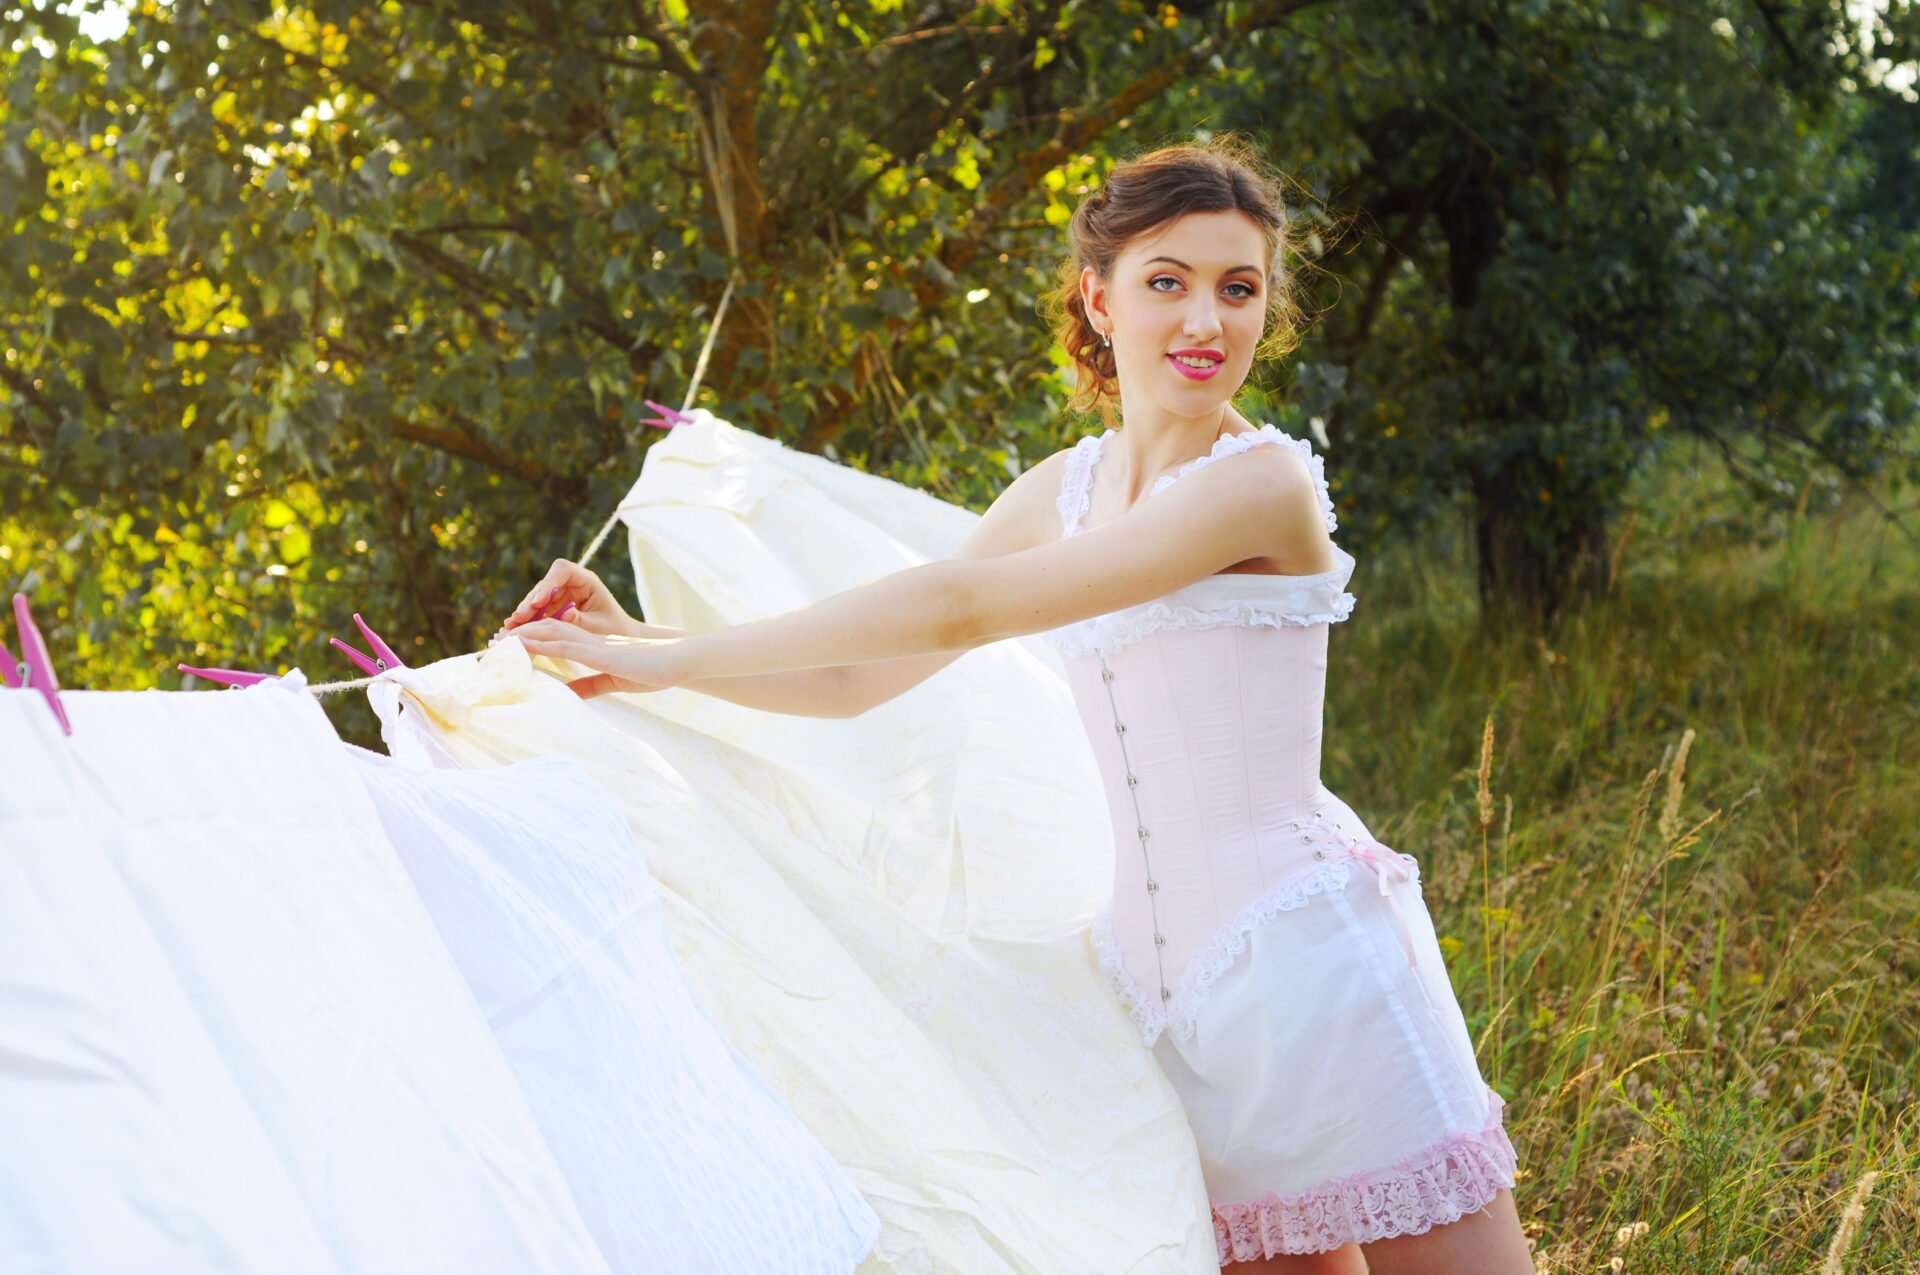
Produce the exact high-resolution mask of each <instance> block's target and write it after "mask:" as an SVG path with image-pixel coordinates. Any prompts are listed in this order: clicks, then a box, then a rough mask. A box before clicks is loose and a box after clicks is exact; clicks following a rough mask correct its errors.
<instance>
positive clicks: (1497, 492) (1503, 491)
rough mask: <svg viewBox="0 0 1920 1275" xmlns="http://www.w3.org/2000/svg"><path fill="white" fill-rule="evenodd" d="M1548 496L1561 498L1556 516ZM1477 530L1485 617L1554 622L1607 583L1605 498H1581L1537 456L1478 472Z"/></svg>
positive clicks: (1543, 625)
mask: <svg viewBox="0 0 1920 1275" xmlns="http://www.w3.org/2000/svg"><path fill="white" fill-rule="evenodd" d="M1550 502H1557V503H1558V504H1559V505H1560V508H1559V509H1558V510H1557V511H1555V512H1554V515H1553V516H1551V517H1549V516H1545V515H1547V514H1548V512H1549V511H1548V509H1547V508H1546V506H1547V505H1548V504H1549V503H1550ZM1473 531H1474V549H1475V554H1476V557H1477V559H1478V566H1479V585H1480V615H1481V619H1482V622H1483V623H1485V624H1488V625H1495V624H1502V623H1524V624H1526V625H1527V626H1529V627H1531V628H1539V629H1550V628H1552V627H1553V625H1554V624H1555V623H1556V622H1557V621H1558V620H1559V619H1560V617H1561V616H1562V615H1564V614H1565V613H1566V612H1567V611H1568V610H1569V609H1570V608H1572V607H1575V606H1577V605H1579V604H1580V603H1582V602H1585V601H1588V600H1590V599H1592V598H1594V597H1597V596H1598V595H1599V594H1600V593H1601V592H1603V591H1604V589H1605V587H1606V579H1607V520H1606V513H1605V506H1604V505H1603V504H1602V503H1601V502H1599V501H1597V500H1586V499H1582V498H1581V493H1579V492H1576V491H1572V490H1570V488H1569V484H1567V482H1566V480H1565V478H1564V477H1563V476H1560V475H1554V474H1552V472H1551V467H1550V466H1548V465H1546V464H1543V463H1542V462H1541V459H1540V458H1539V457H1533V456H1518V457H1514V458H1512V459H1510V460H1509V461H1507V462H1506V463H1505V464H1503V465H1502V466H1500V468H1498V469H1496V470H1494V471H1493V472H1491V473H1485V472H1483V473H1480V474H1476V475H1475V476H1474V479H1473Z"/></svg>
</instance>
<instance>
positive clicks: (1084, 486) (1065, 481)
mask: <svg viewBox="0 0 1920 1275" xmlns="http://www.w3.org/2000/svg"><path fill="white" fill-rule="evenodd" d="M1105 437H1106V435H1105V434H1088V435H1087V436H1086V437H1085V438H1083V439H1081V440H1080V441H1079V442H1077V443H1075V444H1074V445H1073V454H1072V455H1071V456H1068V457H1067V472H1066V474H1065V475H1064V476H1063V477H1062V478H1061V480H1060V495H1059V498H1058V500H1057V502H1056V503H1057V504H1058V506H1059V509H1060V534H1061V537H1062V538H1063V539H1064V538H1065V537H1067V536H1071V535H1073V534H1074V533H1076V532H1077V531H1079V530H1080V520H1081V519H1082V518H1085V517H1086V516H1087V503H1088V501H1090V500H1091V499H1092V497H1093V457H1094V454H1095V453H1096V452H1098V451H1099V450H1100V443H1101V440H1102V439H1104V438H1105Z"/></svg>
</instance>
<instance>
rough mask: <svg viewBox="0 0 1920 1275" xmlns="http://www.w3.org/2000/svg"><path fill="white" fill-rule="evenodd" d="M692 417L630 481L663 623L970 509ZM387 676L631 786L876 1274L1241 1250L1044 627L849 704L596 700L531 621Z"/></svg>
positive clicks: (633, 515)
mask: <svg viewBox="0 0 1920 1275" xmlns="http://www.w3.org/2000/svg"><path fill="white" fill-rule="evenodd" d="M696 416H697V418H698V419H697V421H696V423H695V424H693V425H689V426H683V427H681V428H680V429H678V430H676V431H675V432H674V434H673V435H672V436H670V437H668V438H666V439H663V440H662V441H661V442H660V443H658V444H656V445H655V446H654V448H653V449H652V451H651V452H650V453H649V454H648V457H647V462H646V465H645V467H644V469H643V471H642V474H641V477H640V480H639V482H638V483H637V484H636V485H635V487H634V489H633V491H632V492H631V493H630V494H629V496H628V497H627V499H626V501H625V502H623V506H622V512H623V514H624V516H625V518H626V520H627V523H628V525H629V527H630V528H631V530H632V537H631V538H632V548H633V556H634V563H635V568H636V575H637V577H638V579H639V582H640V593H641V605H642V607H643V609H644V611H645V613H646V615H647V616H648V617H649V618H651V619H654V620H657V621H659V622H662V623H670V624H681V625H684V626H686V627H689V628H700V627H706V626H709V625H713V624H718V623H734V622H739V621H744V620H748V619H753V618H757V617H758V616H761V615H767V614H775V613H778V612H781V611H785V610H790V609H792V608H794V607H796V606H799V605H802V604H804V603H805V602H807V601H809V600H811V599H813V598H817V597H821V596H825V595H827V594H830V593H833V592H836V591H838V590H841V589H843V588H847V587H850V586H852V585H854V584H857V583H860V582H863V581H865V580H868V579H871V578H873V577H875V576H878V575H881V574H883V573H885V572H887V571H891V570H895V569H898V568H900V567H904V566H908V565H912V564H914V563H917V562H921V561H925V560H927V559H928V558H931V557H934V556H943V555H945V554H946V553H948V552H950V551H951V550H952V548H953V547H954V546H955V545H957V543H958V542H959V540H960V538H961V537H962V536H963V535H964V534H965V532H966V530H967V528H968V527H969V526H970V525H971V522H972V520H973V518H974V515H973V514H971V513H970V512H968V511H966V510H963V509H958V508H955V507H953V506H950V505H946V504H944V503H942V502H940V501H937V500H934V499H932V498H930V497H927V496H925V495H923V494H920V493H917V492H913V491H911V490H909V489H907V488H904V487H901V486H899V485H897V484H893V483H890V482H886V481H884V480H881V479H877V478H873V477H870V476H868V475H863V474H859V473H857V472H855V471H852V470H849V469H846V468H844V467H841V466H837V465H834V464H831V463H830V462H827V461H825V460H822V459H819V458H816V457H811V456H805V455H801V454H798V453H794V452H790V451H788V450H787V449H785V448H782V447H780V446H779V445H778V444H775V443H772V442H770V441H768V440H765V439H762V438H759V437H757V436H754V435H751V434H747V433H745V432H743V431H740V430H736V429H734V428H733V427H731V426H729V425H727V424H726V423H725V422H723V421H720V420H718V419H717V418H714V417H712V416H711V415H709V414H707V413H704V412H702V413H697V414H696ZM372 698H373V700H374V702H375V705H376V708H378V709H379V710H380V711H381V712H382V715H383V719H384V720H385V722H386V727H387V735H388V741H389V747H390V748H392V749H393V750H394V751H395V752H396V753H407V752H411V751H421V752H425V753H427V754H428V755H431V756H433V757H435V758H436V759H437V760H440V761H442V762H451V763H453V764H457V765H462V766H469V767H471V766H487V765H497V764H501V763H505V762H510V761H514V760H517V759H520V758H523V757H529V756H536V755H540V754H543V753H561V754H564V755H566V756H569V757H572V758H574V759H575V760H577V761H579V762H580V763H581V764H582V765H584V766H585V767H586V768H587V769H588V770H589V771H591V772H592V773H593V774H594V775H595V776H596V777H597V778H599V779H600V780H601V781H602V782H603V783H604V784H605V785H606V786H607V787H608V789H609V790H611V791H612V792H613V793H614V794H615V796H616V797H617V798H618V799H619V800H620V801H621V802H622V803H623V804H624V806H625V808H626V811H627V814H628V818H629V821H630V823H631V826H632V828H633V830H634V832H635V834H636V836H637V838H638V839H639V842H640V845H641V848H642V851H643V853H644V854H645V855H646V856H647V859H648V866H649V868H650V869H651V870H652V872H653V875H654V877H655V878H656V880H657V881H658V882H659V884H660V886H661V887H662V891H663V894H664V897H665V903H666V908H667V918H668V924H669V927H670V930H671V932H672V935H673V941H674V947H675V951H676V953H677V955H678V956H679V958H680V960H681V962H682V964H683V965H684V966H685V968H686V970H687V972H688V974H689V975H690V976H691V977H692V979H693V981H694V983H695V986H696V987H697V988H698V989H699V991H700V992H701V994H702V996H703V997H704V998H705V999H706V1002H707V1004H708V1005H709V1007H710V1008H711V1009H712V1010H713V1012H714V1013H715V1015H716V1017H717V1018H718V1019H719V1021H720V1022H721V1024H722V1026H723V1028H724V1029H725V1030H726V1031H727V1033H728V1035H729V1036H730V1037H731V1038H732V1040H733V1041H734V1043H735V1044H736V1045H737V1046H738V1047H739V1048H741V1049H742V1050H743V1051H744V1052H745V1053H746V1054H747V1055H748V1056H749V1057H750V1058H751V1059H752V1060H753V1062H754V1063H755V1065H756V1066H758V1067H759V1069H760V1070H761V1072H762V1074H764V1075H765V1076H766V1077H767V1078H768V1079H769V1080H770V1081H771V1082H772V1083H773V1085H774V1087H775V1088H776V1089H777V1090H779V1091H780V1092H781V1094H782V1095H783V1096H784V1097H785V1098H786V1099H787V1101H788V1103H789V1104H790V1105H791V1106H792V1108H793V1109H794V1111H795V1112H796V1113H797V1114H798V1115H799V1116H800V1118H801V1119H802V1120H803V1121H804V1122H805V1123H806V1124H807V1125H808V1127H809V1128H810V1129H812V1131H813V1132H814V1134H815V1135H816V1136H817V1137H819V1138H820V1139H821V1141H822V1142H823V1143H824V1144H825V1145H826V1146H827V1148H828V1150H829V1151H830V1152H831V1153H832V1154H833V1156H834V1158H835V1159H836V1160H838V1161H839V1162H840V1163H841V1164H842V1165H843V1166H844V1167H845V1168H846V1169H847V1170H848V1172H849V1173H850V1174H851V1176H852V1178H853V1180H854V1183H855V1184H856V1185H857V1186H858V1187H859V1188H860V1190H861V1191H862V1193H863V1194H864V1195H865V1196H866V1198H867V1200H868V1201H869V1202H870V1203H871V1204H872V1205H873V1206H874V1209H875V1211H876V1212H877V1213H878V1214H879V1216H880V1219H881V1234H880V1239H879V1242H878V1244H877V1245H876V1246H875V1249H874V1252H873V1254H872V1255H871V1256H870V1257H869V1259H868V1260H867V1262H866V1263H865V1264H863V1265H862V1267H861V1268H860V1269H861V1271H862V1272H864V1273H878V1272H883V1271H884V1272H894V1271H898V1272H956V1273H957V1272H965V1275H986V1273H989V1272H1000V1271H1005V1272H1032V1273H1034V1275H1061V1273H1063V1272H1086V1273H1088V1275H1116V1273H1119V1272H1142V1273H1145V1272H1189V1271H1215V1270H1217V1269H1218V1267H1217V1263H1216V1260H1215V1256H1214V1243H1213V1234H1212V1226H1211V1222H1210V1218H1209V1213H1208V1207H1207V1200H1206V1194H1205V1187H1204V1184H1203V1182H1202V1179H1201V1174H1200V1166H1199V1160H1198V1156H1197V1153H1196V1151H1195V1148H1194V1143H1193V1135H1192V1132H1191V1130H1190V1129H1189V1128H1188V1126H1187V1123H1186V1119H1185V1116H1184V1114H1183V1112H1182V1111H1181V1109H1180V1106H1179V1104H1178V1101H1177V1099H1176V1098H1175V1096H1174V1094H1173V1092H1172V1090H1171V1088H1170V1086H1169V1085H1168V1084H1167V1082H1166V1080H1165V1078H1164V1076H1163V1075H1162V1074H1161V1073H1160V1071H1159V1069H1158V1066H1157V1064H1156V1063H1155V1062H1154V1060H1153V1058H1152V1056H1151V1054H1149V1053H1148V1052H1147V1051H1145V1050H1143V1049H1142V1048H1141V1047H1140V1044H1139V1038H1138V1034H1137V1033H1136V1032H1135V1031H1134V1030H1133V1028H1132V1025H1131V1023H1130V1022H1129V1021H1128V1020H1127V1018H1126V1015H1125V1013H1124V1011H1123V1010H1122V1009H1121V1007H1120V1006H1119V1004H1118V1003H1117V1001H1116V1000H1115V998H1114V995H1113V993H1112V991H1111V989H1110V988H1109V986H1108V985H1107V983H1106V981H1105V979H1104V977H1103V976H1102V975H1101V974H1100V971H1099V969H1098V967H1097V965H1096V963H1095V960H1094V957H1093V954H1092V952H1091V949H1090V947H1089V944H1088V941H1087V927H1088V922H1089V920H1090V918H1091V916H1092V915H1093V913H1094V911H1095V910H1096V909H1097V908H1098V906H1099V905H1100V904H1101V903H1103V902H1104V901H1105V900H1106V898H1107V896H1108V893H1109V890H1110V880H1111V871H1112V868H1111V863H1110V855H1111V853H1112V851H1111V846H1112V844H1113V842H1112V837H1111V831H1110V827H1109V824H1108V821H1107V814H1106V811H1105V808H1104V805H1103V804H1102V801H1101V797H1100V790H1099V781H1098V777H1097V774H1096V772H1095V769H1094V764H1093V759H1092V756H1091V754H1090V751H1089V749H1088V747H1087V742H1086V737H1085V734H1084V732H1083V730H1082V728H1081V726H1080V723H1079V721H1078V718H1077V716H1076V714H1075V710H1074V708H1073V704H1072V701H1071V698H1070V696H1069V694H1068V691H1067V687H1066V684H1065V681H1064V679H1063V677H1062V673H1061V670H1060V666H1059V664H1058V662H1057V659H1056V657H1055V656H1054V655H1053V653H1052V652H1051V651H1050V650H1048V649H1047V648H1046V647H1045V646H1044V645H1043V644H1041V643H1040V642H1038V641H1037V640H1035V639H1022V640H1019V641H1013V642H1003V643H997V644H995V645H993V646H991V647H987V648H983V649H982V650H979V651H976V652H972V653H970V654H968V655H967V656H965V657H963V658H962V659H960V660H959V661H957V662H956V663H955V664H954V665H953V666H951V667H950V668H948V669H946V670H944V671H943V672H942V673H940V674H939V675H937V676H935V677H934V678H931V679H929V680H928V681H927V682H926V683H924V684H923V685H921V686H920V687H917V688H915V689H914V690H913V691H911V692H909V693H908V694H906V695H904V696H901V697H900V698H898V699H896V700H895V701H893V702H891V703H889V704H887V705H883V706H881V707H879V708H877V709H875V710H873V711H872V712H870V713H867V714H864V715H863V716H861V717H859V718H856V719H853V720H850V721H822V720H814V719H807V718H798V717H782V716H776V715H770V714H764V713H759V712H756V711H753V710H749V709H744V708H741V707H739V706H737V705H733V704H729V703H726V702H724V701H720V700H715V699H712V698H710V697H706V696H701V695H697V694H695V693H692V692H686V691H675V692H668V693H665V694H659V695H652V696H606V697H602V698H600V699H598V700H595V701H592V702H591V703H583V702H582V701H580V700H578V699H577V698H576V697H575V696H573V695H572V693H571V692H569V691H567V690H566V689H565V687H564V686H563V685H562V684H561V683H560V682H559V681H557V680H555V679H554V678H552V677H550V676H548V675H547V674H546V673H545V672H539V671H536V670H535V668H534V667H533V664H532V663H531V662H530V661H529V660H528V658H527V656H526V653H525V651H524V649H523V648H522V647H521V646H520V644H519V643H518V642H516V641H512V640H508V641H505V642H502V643H501V644H499V645H497V646H495V647H493V648H492V649H491V650H489V651H487V652H483V653H481V654H479V655H474V656H466V657H461V658H458V659H453V660H447V661H443V662H442V663H440V664H437V665H433V666H431V667H429V668H426V669H420V670H407V671H403V672H400V673H397V674H395V675H392V676H391V680H389V681H387V682H383V683H381V684H376V686H375V687H374V688H373V693H372ZM556 814H557V817H558V816H561V815H562V814H563V812H556Z"/></svg>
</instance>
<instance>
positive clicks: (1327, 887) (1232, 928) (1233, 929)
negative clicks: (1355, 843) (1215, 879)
mask: <svg viewBox="0 0 1920 1275" xmlns="http://www.w3.org/2000/svg"><path fill="white" fill-rule="evenodd" d="M1402 857H1403V858H1405V859H1406V861H1407V863H1408V864H1409V865H1410V866H1411V865H1413V864H1414V860H1413V857H1412V856H1411V855H1407V856H1402ZM1415 870H1416V872H1417V868H1416V869H1415ZM1351 875H1352V861H1351V860H1349V859H1333V860H1328V861H1327V862H1324V863H1316V864H1314V865H1313V866H1312V867H1310V868H1303V869H1301V870H1300V871H1299V872H1296V873H1294V874H1293V875H1292V876H1290V877H1287V878H1286V879H1284V880H1282V881H1278V882H1275V883H1274V884H1273V885H1271V886H1269V887H1268V888H1267V889H1266V890H1265V891H1263V892H1262V893H1260V894H1258V895H1256V896H1255V897H1254V899H1253V900H1252V902H1250V903H1248V904H1247V905H1246V906H1245V907H1244V908H1241V909H1240V914H1239V915H1238V916H1236V917H1234V919H1233V920H1231V921H1229V922H1228V923H1227V924H1226V925H1224V926H1222V927H1221V928H1220V931H1219V932H1218V933H1217V934H1215V935H1214V936H1213V942H1212V943H1211V944H1209V945H1208V946H1207V948H1206V950H1204V951H1202V952H1200V953H1199V954H1197V955H1196V956H1194V957H1193V959H1192V960H1190V961H1188V962H1187V968H1186V970H1185V971H1184V972H1183V973H1182V974H1181V976H1180V986H1179V988H1178V989H1177V990H1176V991H1175V992H1174V993H1173V997H1172V998H1171V999H1170V1000H1168V1001H1167V1002H1166V1003H1165V1005H1164V1006H1163V1005H1161V1004H1159V1003H1157V1002H1156V1000H1155V998H1154V997H1152V996H1150V995H1148V993H1147V992H1146V990H1145V989H1143V988H1141V987H1140V986H1139V985H1138V984H1137V983H1135V982H1134V981H1133V976H1132V975H1130V974H1128V973H1127V968H1126V965H1125V963H1124V962H1123V961H1122V960H1121V956H1120V944H1119V941H1118V940H1117V939H1116V938H1115V936H1114V931H1113V912H1112V909H1110V908H1108V909H1102V910H1101V912H1100V914H1099V915H1098V916H1096V917H1095V918H1094V921H1093V946H1094V951H1095V953H1096V954H1097V955H1098V956H1099V958H1100V968H1101V969H1102V970H1103V971H1104V972H1105V973H1106V975H1107V978H1108V979H1109V980H1110V981H1111V982H1112V984H1113V988H1114V991H1115V992H1116V993H1117V994H1118V995H1119V997H1120V1000H1121V1003H1122V1004H1124V1005H1125V1006H1126V1007H1127V1013H1128V1014H1129V1015H1131V1016H1132V1018H1133V1022H1134V1025H1135V1026H1136V1027H1138V1028H1139V1029H1140V1039H1141V1040H1142V1042H1144V1043H1145V1044H1147V1045H1148V1046H1151V1045H1152V1044H1153V1043H1154V1041H1156V1040H1158V1039H1159V1038H1160V1034H1161V1033H1162V1032H1164V1031H1171V1032H1172V1033H1173V1035H1174V1038H1175V1039H1176V1040H1191V1039H1193V1032H1194V1024H1195V1023H1196V1021H1197V1020H1198V1018H1199V1014H1200V1007H1201V1006H1202V1005H1204V1004H1206V1001H1207V993H1208V991H1209V989H1211V988H1212V987H1213V985H1214V984H1215V983H1217V982H1218V981H1219V980H1220V976H1221V975H1222V974H1225V973H1226V972H1227V971H1228V970H1229V969H1231V968H1232V967H1233V962H1234V958H1235V957H1237V956H1239V955H1240V954H1241V953H1242V952H1244V951H1246V950H1247V936H1248V935H1250V934H1252V933H1253V931H1254V930H1255V929H1257V928H1259V927H1260V926H1262V925H1265V924H1266V923H1267V922H1269V921H1271V920H1273V919H1274V918H1275V917H1277V916H1279V915H1280V914H1281V913H1282V912H1291V911H1294V910H1295V909H1298V908H1303V907H1305V906H1307V902H1308V900H1310V899H1311V898H1313V896H1315V895H1317V894H1326V893H1329V892H1330V891H1335V890H1344V889H1346V887H1347V881H1348V879H1349V878H1350V877H1351Z"/></svg>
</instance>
